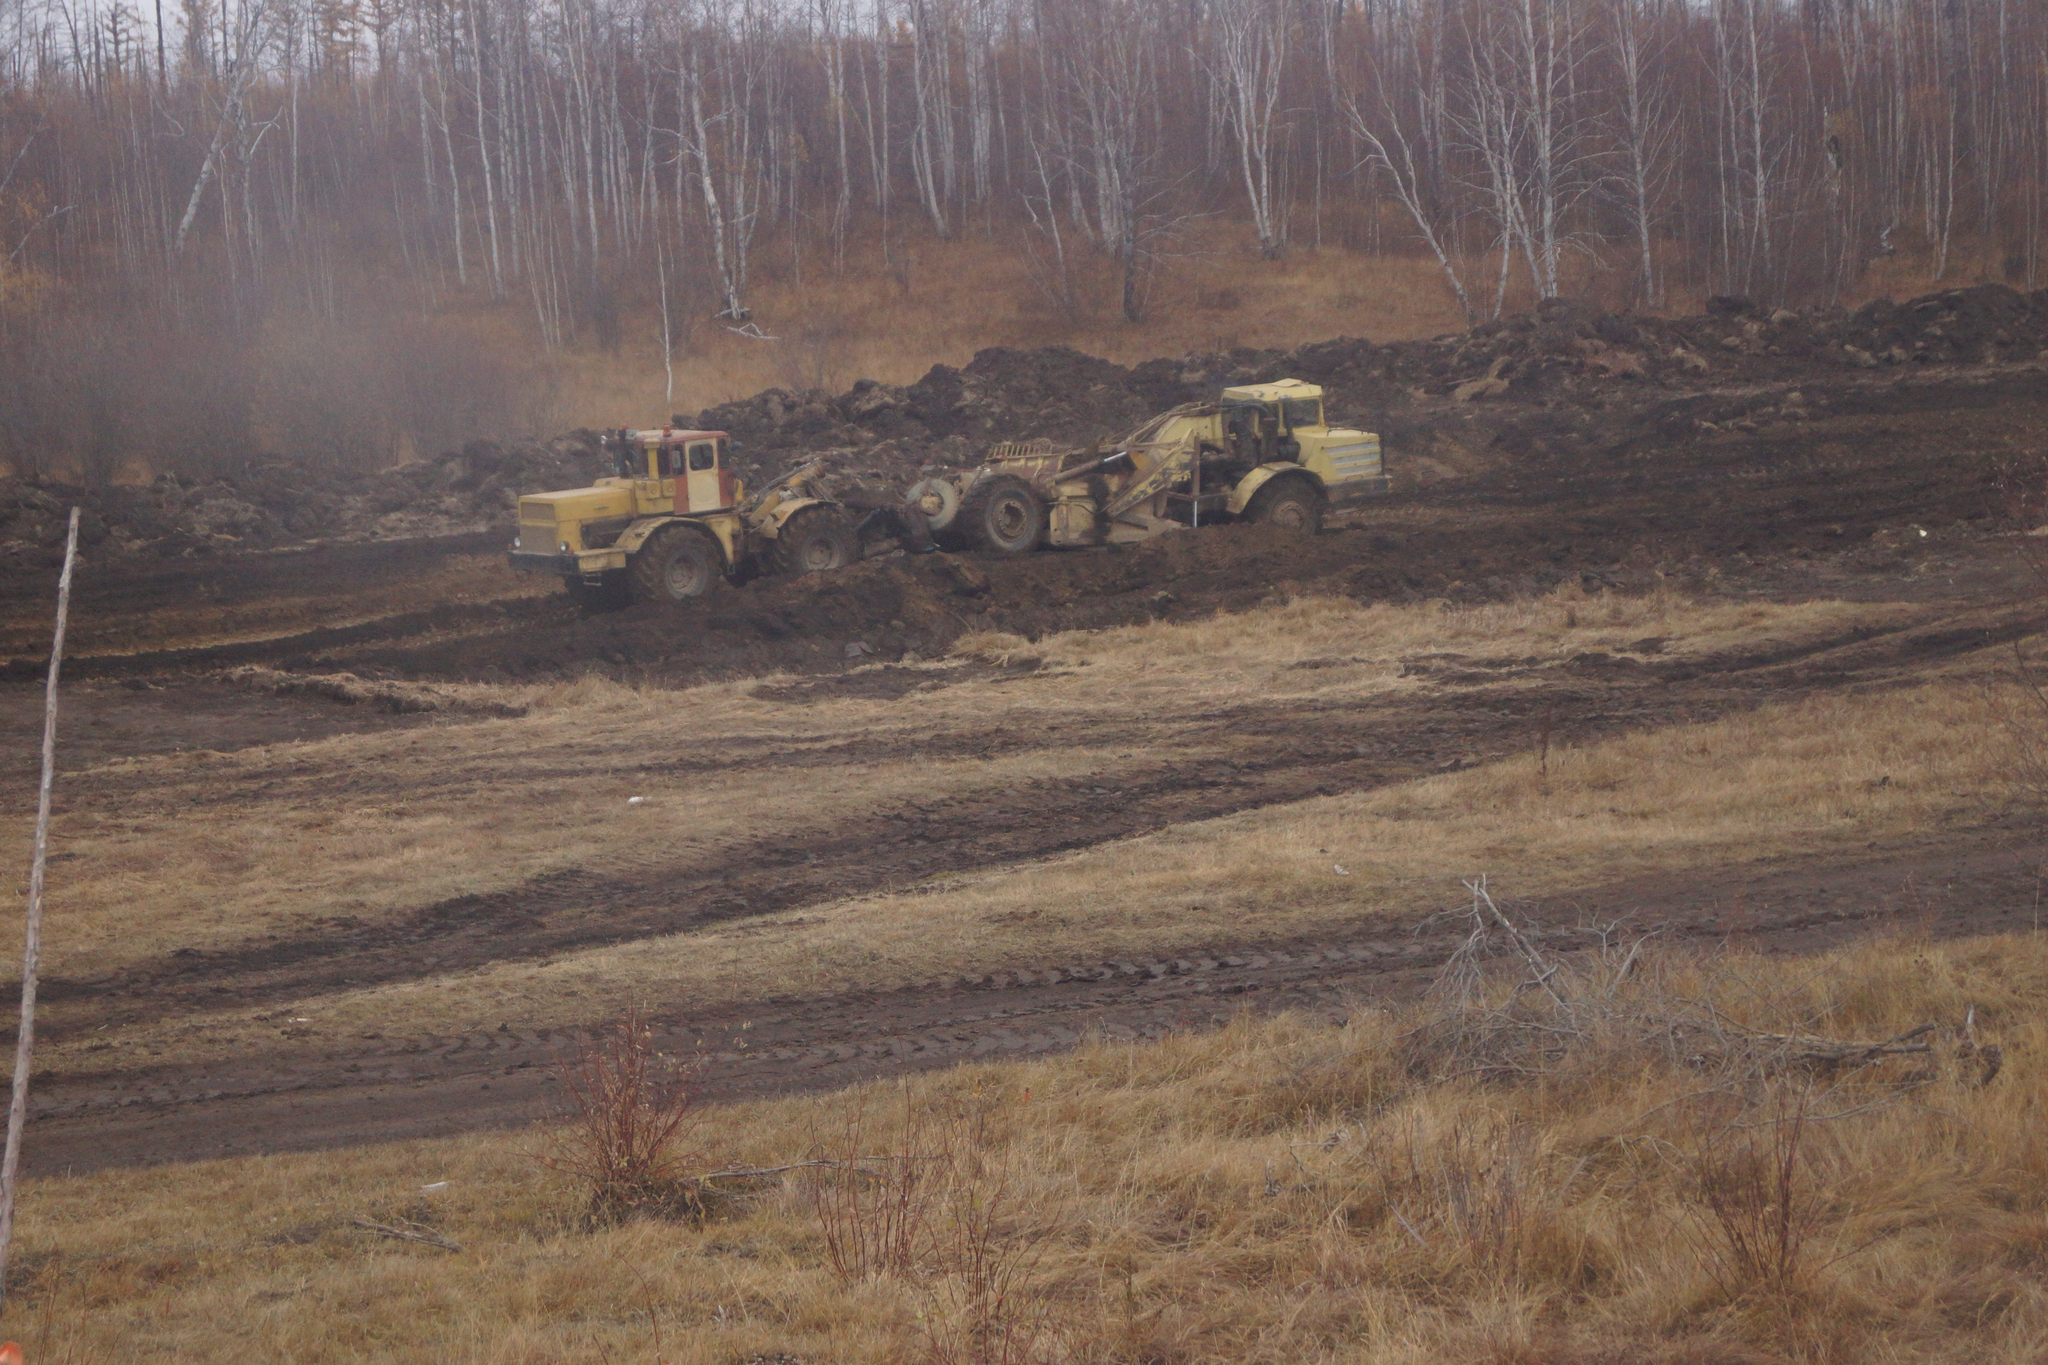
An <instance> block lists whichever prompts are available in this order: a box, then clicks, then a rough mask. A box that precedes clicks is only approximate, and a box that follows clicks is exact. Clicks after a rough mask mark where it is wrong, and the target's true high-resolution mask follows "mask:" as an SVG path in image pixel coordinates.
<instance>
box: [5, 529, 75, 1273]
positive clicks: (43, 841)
mask: <svg viewBox="0 0 2048 1365" xmlns="http://www.w3.org/2000/svg"><path fill="white" fill-rule="evenodd" d="M77 558H78V509H77V508H76V507H74V508H72V509H71V528H70V530H69V532H68V533H67V534H66V536H65V539H64V572H63V573H62V574H61V575H60V576H59V577H58V579H57V629H56V633H55V634H54V635H53V636H52V637H51V640H50V674H49V679H48V681H47V682H45V683H44V685H43V775H42V782H41V785H40V786H39V787H38V788H37V789H36V835H35V852H34V855H33V858H32V860H31V861H30V863H29V874H28V924H27V928H26V932H25V934H24V936H23V943H22V950H21V1025H20V1027H19V1028H18V1029H17V1030H16V1032H15V1035H14V1090H13V1093H12V1094H11V1095H10V1096H9V1097H8V1102H7V1148H6V1153H5V1155H4V1156H0V1296H4V1295H5V1293H6V1288H7V1252H8V1249H9V1247H11V1246H12V1245H13V1242H14V1194H15V1176H16V1173H17V1171H18V1170H19V1168H20V1165H21V1130H22V1125H23V1124H25V1123H26V1122H27V1121H28V1078H29V1067H30V1065H31V1063H32V1062H33V1061H34V1059H35V1046H36V965H37V959H38V958H39V957H40V956H41V953H42V940H43V873H44V869H45V868H46V867H47V866H48V854H49V848H50V787H51V783H52V781H53V780H54V778H55V776H56V766H57V675H58V672H59V671H60V670H61V669H62V667H63V664H64V627H65V624H66V622H67V621H68V620H69V618H70V615H71V568H72V565H73V564H74V562H76V560H77Z"/></svg>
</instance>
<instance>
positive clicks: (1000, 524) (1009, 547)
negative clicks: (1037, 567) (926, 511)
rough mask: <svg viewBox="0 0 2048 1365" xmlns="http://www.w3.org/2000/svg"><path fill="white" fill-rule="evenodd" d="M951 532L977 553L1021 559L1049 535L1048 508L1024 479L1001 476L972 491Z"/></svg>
mask: <svg viewBox="0 0 2048 1365" xmlns="http://www.w3.org/2000/svg"><path fill="white" fill-rule="evenodd" d="M950 529H952V530H954V531H958V532H960V533H961V534H962V535H963V536H964V537H965V538H966V541H967V544H968V545H969V546H971V547H972V548H974V549H977V550H992V551H994V552H995V553H997V554H1005V555H1021V554H1024V553H1027V552H1028V551H1030V550H1033V549H1035V548H1037V545H1038V537H1039V536H1040V535H1041V534H1043V532H1044V531H1045V504H1043V503H1041V502H1040V501H1039V500H1038V495H1037V494H1036V493H1034V492H1032V491H1031V485H1029V484H1027V483H1025V482H1024V481H1023V480H1022V479H1019V478H1016V477H1014V476H1012V475H1009V474H997V475H995V476H994V477H992V478H987V479H983V480H982V481H981V482H980V483H977V484H976V485H974V487H973V488H971V489H969V490H968V492H967V496H966V497H964V498H962V499H961V500H960V515H959V516H958V517H956V518H954V521H953V525H952V527H951V528H950Z"/></svg>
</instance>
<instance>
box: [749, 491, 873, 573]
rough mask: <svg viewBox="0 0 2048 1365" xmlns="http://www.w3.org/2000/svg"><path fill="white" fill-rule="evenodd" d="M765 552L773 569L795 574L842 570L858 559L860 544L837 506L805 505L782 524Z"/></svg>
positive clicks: (778, 571)
mask: <svg viewBox="0 0 2048 1365" xmlns="http://www.w3.org/2000/svg"><path fill="white" fill-rule="evenodd" d="M768 555H769V558H770V560H771V561H772V562H773V563H774V565H775V572H777V573H780V574H788V575H790V576H791V577H795V576H796V575H797V574H806V573H829V572H830V571H832V570H833V569H843V568H845V567H846V566H847V565H849V564H851V563H853V562H854V561H855V560H857V559H859V558H860V545H859V543H858V542H856V541H855V540H854V538H853V528H852V527H851V526H848V525H847V524H846V517H845V515H844V514H843V513H841V512H840V510H839V509H838V508H836V507H825V506H817V507H806V508H804V509H803V510H802V511H801V512H798V513H797V514H796V515H795V516H793V517H791V518H790V519H789V520H788V521H785V522H784V523H782V529H781V530H780V531H778V532H776V533H775V543H774V544H773V545H772V546H770V547H769V550H768Z"/></svg>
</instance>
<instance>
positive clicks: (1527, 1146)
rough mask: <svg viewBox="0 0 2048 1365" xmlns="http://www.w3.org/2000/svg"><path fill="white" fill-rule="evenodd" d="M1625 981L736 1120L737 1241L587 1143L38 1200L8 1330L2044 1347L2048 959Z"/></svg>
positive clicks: (1443, 1349) (1839, 961)
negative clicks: (576, 1165) (628, 1181)
mask: <svg viewBox="0 0 2048 1365" xmlns="http://www.w3.org/2000/svg"><path fill="white" fill-rule="evenodd" d="M1495 946H1501V945H1499V944H1498V943H1496V945H1495ZM1625 951H1626V946H1625V945H1622V946H1618V948H1617V951H1616V952H1615V953H1613V954H1610V955H1609V956H1608V957H1606V958H1605V959H1598V958H1595V959H1591V960H1586V959H1579V960H1570V961H1567V960H1562V959H1560V960H1557V961H1554V962H1552V961H1548V960H1546V962H1545V964H1544V965H1545V966H1546V967H1549V968H1555V969H1556V971H1555V973H1554V974H1553V975H1550V976H1547V977H1546V978H1545V982H1546V984H1545V985H1544V986H1543V987H1542V988H1540V989H1538V988H1535V987H1532V986H1530V985H1529V984H1527V983H1528V980H1529V978H1530V976H1531V973H1532V971H1533V968H1532V966H1531V964H1528V963H1525V962H1522V961H1520V960H1519V959H1516V958H1514V957H1513V956H1512V955H1509V956H1508V957H1505V958H1500V959H1495V961H1494V963H1493V966H1492V968H1491V971H1490V975H1488V976H1487V977H1486V979H1485V981H1484V982H1483V983H1482V984H1481V985H1480V986H1479V987H1478V988H1477V989H1476V991H1475V992H1472V993H1468V995H1467V996H1466V997H1465V998H1464V999H1462V1000H1459V999H1454V998H1448V997H1447V998H1444V999H1438V1000H1435V1001H1432V1002H1430V1003H1429V1004H1426V1005H1423V1006H1420V1007H1417V1008H1415V1009H1411V1010H1407V1011H1403V1012H1399V1013H1394V1014H1388V1013H1384V1012H1380V1011H1375V1010H1371V1009H1365V1008H1361V1009H1359V1010H1357V1011H1355V1012H1354V1013H1353V1014H1352V1016H1351V1018H1350V1020H1349V1022H1348V1023H1347V1024H1346V1025H1344V1026H1343V1027H1340V1028H1331V1027H1330V1026H1329V1024H1328V1023H1327V1021H1320V1022H1319V1021H1313V1020H1307V1019H1297V1018H1282V1019H1279V1020H1277V1021H1270V1022H1264V1023H1258V1022H1253V1021H1251V1020H1250V1019H1245V1020H1243V1021H1240V1022H1239V1023H1238V1024H1235V1025H1233V1026H1231V1027H1230V1028H1227V1029H1225V1030H1223V1031H1221V1032H1219V1033H1214V1034H1209V1035H1205V1036H1201V1037H1192V1038H1183V1039H1177V1040H1173V1041H1169V1042H1167V1043H1164V1044H1152V1045H1142V1046H1125V1045H1116V1044H1110V1043H1099V1044H1096V1045H1092V1046H1089V1047H1086V1048H1084V1049H1083V1050H1082V1051H1080V1052H1079V1053H1077V1054H1074V1055H1071V1056H1068V1057H1065V1058H1061V1059H1059V1060H1056V1061H1051V1062H1044V1063H1039V1064H1035V1065H1014V1064H1013V1065H1009V1066H1004V1067H981V1068H964V1069H961V1070H956V1071H953V1072H948V1073H945V1074H943V1075H941V1076H938V1077H933V1078H928V1079H924V1080H920V1081H916V1082H913V1083H909V1084H907V1085H900V1086H883V1087H873V1088H869V1089H867V1090H863V1091H854V1092H845V1093H841V1094H838V1095H834V1096H831V1097H828V1098H824V1099H818V1100H807V1101H784V1102H777V1103H764V1104H755V1105H746V1106H736V1107H731V1108H724V1109H718V1110H713V1111H707V1112H704V1113H702V1114H699V1115H696V1116H694V1117H691V1118H689V1119H688V1121H686V1123H685V1125H684V1127H683V1130H682V1132H681V1134H680V1137H679V1140H678V1142H677V1144H676V1146H675V1147H674V1149H673V1154H674V1156H675V1158H676V1164H675V1168H674V1176H675V1179H674V1180H673V1181H671V1182H669V1183H662V1182H656V1183H655V1184H653V1185H651V1186H650V1187H649V1197H650V1198H653V1197H655V1196H659V1195H664V1194H665V1195H667V1196H670V1197H679V1196H680V1193H681V1192H683V1191H687V1190H690V1189H692V1188H694V1189H695V1191H696V1193H697V1199H698V1211H697V1212H696V1213H691V1212H688V1211H687V1201H684V1202H682V1203H678V1204H676V1205H675V1206H674V1207H675V1208H677V1209H678V1210H684V1211H682V1212H677V1213H675V1214H672V1215H671V1216H640V1217H624V1218H619V1219H599V1220H596V1221H593V1220H592V1219H591V1218H590V1216H589V1212H590V1209H589V1205H588V1202H587V1200H588V1189H587V1188H586V1187H585V1186H584V1185H582V1184H579V1183H578V1181H577V1180H575V1179H574V1178H572V1177H570V1176H568V1175H565V1174H563V1173H562V1172H560V1171H558V1170H554V1169H550V1166H549V1164H548V1161H547V1158H548V1157H549V1155H550V1154H551V1153H552V1154H556V1155H559V1154H560V1153H562V1152H563V1151H565V1150H567V1149H565V1148H564V1147H563V1146H562V1145H561V1144H562V1142H563V1141H564V1140H569V1141H573V1140H574V1137H575V1135H576V1132H577V1130H576V1129H574V1128H571V1129H568V1130H557V1131H556V1132H555V1133H553V1134H550V1133H549V1132H545V1131H540V1130H536V1131H535V1132H534V1133H533V1134H531V1135H528V1136H525V1137H514V1138H502V1137H501V1138H493V1139H469V1140H460V1141H445V1142H436V1143H420V1144H409V1145H397V1146H389V1147H379V1148H370V1149H361V1150H356V1151H350V1152H344V1153H337V1154H332V1155H326V1156H312V1157H277V1158H268V1159H262V1160H249V1161H236V1162H226V1163H216V1164H207V1165H194V1166H183V1167H175V1168H169V1169H163V1170H156V1171H137V1172H128V1173H115V1174H102V1175H96V1176H93V1177H91V1178H86V1179H76V1180H46V1181H41V1182H37V1183H35V1184H34V1185H32V1186H31V1187H30V1188H29V1190H28V1191H27V1199H26V1203H25V1205H24V1210H23V1221H22V1224H21V1231H20V1236H21V1243H20V1246H21V1250H22V1253H23V1254H22V1255H21V1257H20V1258H19V1260H18V1261H17V1263H16V1271H15V1273H16V1279H15V1283H14V1285H13V1286H12V1287H13V1288H14V1290H15V1292H14V1293H12V1294H10V1296H9V1299H8V1303H7V1307H6V1313H5V1317H4V1319H0V1326H4V1329H5V1331H6V1332H7V1333H8V1334H10V1335H13V1336H16V1337H19V1338H21V1339H22V1340H23V1341H25V1342H26V1343H27V1344H28V1346H29V1348H30V1357H29V1358H30V1359H31V1360H35V1361H39V1362H58V1361H61V1362H66V1363H67V1365H87V1363H88V1362H113V1361H127V1360H136V1359H144V1358H159V1357H162V1358H176V1359H179V1360H189V1361H194V1362H207V1361H221V1362H226V1361H246V1360H253V1359H265V1360H289V1361H293V1362H297V1363H298V1365H320V1363H321V1362H340V1361H354V1360H365V1359H376V1360H387V1361H394V1362H410V1361H418V1362H430V1361H431V1362H437V1363H438V1362H465V1363H467V1362H476V1363H478V1365H481V1363H482V1362H501V1361H512V1360H534V1361H538V1360H579V1361H633V1362H649V1363H650V1365H651V1363H652V1362H665V1363H667V1365H682V1363H683V1362H690V1363H691V1365H698V1363H699V1362H701V1363H702V1365H728V1363H729V1362H735V1361H770V1360H772V1361H782V1362H787V1361H791V1360H794V1361H801V1362H807V1363H808V1362H828V1361H830V1362H869V1361H872V1362H905V1361H918V1362H933V1363H934V1365H937V1363H938V1362H968V1361H974V1362H996V1361H1003V1362H1017V1365H1024V1363H1025V1362H1047V1363H1048V1365H1051V1363H1052V1362H1082V1361H1101V1362H1141V1361H1143V1362H1158V1361H1172V1362H1198V1361H1225V1360H1228V1361H1233V1362H1268V1361H1270V1362H1276V1365H1277V1362H1300V1361H1319V1362H1320V1361H1327V1362H1333V1363H1334V1362H1351V1361H1357V1362H1366V1361H1371V1362H1415V1365H1422V1363H1423V1362H1439V1361H1442V1362H1452V1361H1457V1362H1497V1363H1498V1365H1537V1363H1538V1362H1542V1363H1543V1365H1552V1363H1556V1365H1566V1363H1570V1365H1598V1363H1601V1362H1617V1361H1624V1360H1626V1361H1630V1362H1638V1361H1640V1362H1671V1363H1672V1365H1678V1363H1680V1362H1685V1363H1686V1365H1704V1363H1705V1362H1728V1363H1730V1365H1732V1363H1733V1362H1779V1361H1784V1362H1793V1361H1797V1362H1844V1363H1846V1362H1851V1361H1906V1360H1913V1361H1957V1362H1961V1361H1973V1362H2013V1363H2014V1365H2017V1363H2018V1362H2022V1361H2035V1360H2039V1359H2040V1358H2041V1357H2042V1353H2043V1351H2044V1350H2048V1286H2044V1283H2043V1278H2042V1271H2043V1266H2044V1257H2048V1201H2044V1196H2043V1194H2042V1191H2043V1189H2044V1187H2048V1186H2044V1177H2048V1141H2044V1137H2043V1129H2042V1126H2041V1123H2040V1117H2039V1115H2040V1105H2041V1096H2042V1093H2043V1077H2042V1071H2041V1057H2042V1055H2043V1054H2042V1049H2043V1044H2044V1043H2048V1034H2044V1031H2043V1025H2042V1022H2041V1020H2042V1018H2043V1013H2044V1007H2048V946H2044V944H2043V941H2042V940H2041V939H2039V938H2038V937H2018V938H2005V939H1997V940H1988V941H1975V942H1970V943H1966V944H1957V945H1947V946H1935V945H1932V944H1929V943H1926V942H1921V941H1916V940H1914V939H1911V938H1894V939H1888V940H1881V941H1877V942H1874V943H1869V944H1866V945H1864V946H1862V947H1859V948H1857V949H1855V950H1853V951H1851V952H1848V953H1845V954H1839V955H1836V956H1833V957H1830V958H1826V959H1820V960H1814V959H1763V958H1757V957H1751V956H1748V955H1745V954H1742V953H1740V952H1722V953H1713V954H1705V955H1696V954H1685V953H1679V952H1676V951H1673V950H1670V949H1660V948H1657V947H1655V946H1654V945H1653V946H1652V947H1651V948H1650V949H1649V950H1648V951H1647V952H1645V953H1642V954H1635V953H1633V952H1628V953H1627V956H1625V957H1624V955H1623V954H1624V952H1625ZM1518 983H1521V984H1520V985H1519V986H1518ZM1922 1025H1931V1026H1932V1027H1931V1028H1929V1029H1927V1030H1926V1031H1924V1032H1921V1033H1918V1034H1916V1035H1915V1036H1914V1037H1913V1038H1912V1039H1910V1040H1908V1041H1907V1042H1905V1043H1903V1044H1900V1045H1899V1046H1902V1047H1906V1048H1919V1047H1921V1045H1922V1044H1924V1045H1925V1050H1921V1051H1908V1052H1904V1053H1901V1054H1895V1055H1885V1056H1876V1057H1871V1058H1867V1059H1864V1058H1862V1057H1861V1056H1860V1054H1855V1053H1852V1054H1851V1055H1850V1060H1848V1061H1841V1060H1836V1061H1833V1062H1830V1061H1827V1060H1824V1059H1822V1060H1816V1055H1817V1054H1822V1053H1825V1052H1826V1051H1827V1050H1828V1049H1829V1048H1834V1049H1835V1050H1836V1051H1838V1052H1839V1051H1840V1043H1841V1042H1842V1041H1843V1040H1848V1041H1850V1042H1853V1043H1854V1044H1856V1045H1857V1046H1858V1047H1867V1046H1868V1045H1869V1044H1870V1043H1871V1042H1872V1041H1875V1040H1884V1039H1890V1038H1894V1037H1896V1036H1898V1035H1901V1034H1906V1033H1908V1032H1909V1031H1911V1030H1915V1029H1918V1028H1920V1026H1922ZM1828 1040H1833V1041H1832V1042H1830V1041H1828ZM1992 1049H1997V1054H1996V1055H1997V1058H1998V1065H1997V1067H1996V1069H1995V1074H1994V1067H1993V1065H1992V1063H1991V1060H1990V1059H1991V1057H1992V1056H1993V1055H1994V1054H1993V1053H1992V1051H1991V1050H1992ZM1987 1074H1990V1077H1991V1078H1990V1079H1989V1080H1988V1081H1987V1080H1986V1079H1985V1078H1986V1076H1987ZM802 1162H813V1163H825V1164H819V1165H811V1166H808V1167H803V1168H800V1169H796V1170H788V1171H783V1172H782V1173H780V1174H777V1175H770V1176H761V1177H750V1176H745V1175H740V1176H730V1175H729V1176H724V1177H721V1178H717V1179H713V1180H710V1181H708V1182H693V1181H692V1179H690V1178H693V1177H702V1176H704V1175H706V1174H708V1173H712V1172H720V1171H733V1170H741V1171H744V1170H748V1169H752V1168H766V1167H786V1166H789V1165H790V1164H791V1163H802ZM358 1219H365V1220H368V1221H370V1222H374V1223H378V1224H382V1225H383V1226H385V1227H387V1228H399V1229H401V1230H404V1231H409V1232H414V1233H418V1234H424V1235H427V1236H430V1237H438V1238H442V1239H445V1240H447V1241H450V1242H453V1243H454V1244H456V1245H457V1246H458V1247H459V1248H460V1249H459V1250H448V1249H443V1248H441V1247H436V1246H431V1245H426V1244H422V1243H420V1242H417V1241H402V1240H393V1239H390V1238H388V1237H384V1236H381V1235H380V1234H378V1233H376V1232H374V1231H372V1230H370V1229H366V1228H364V1227H362V1226H360V1225H358V1223H357V1222H356V1221H355V1220H358Z"/></svg>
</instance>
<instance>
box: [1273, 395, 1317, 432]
mask: <svg viewBox="0 0 2048 1365" xmlns="http://www.w3.org/2000/svg"><path fill="white" fill-rule="evenodd" d="M1280 414H1281V416H1282V417H1284V418H1285V419H1286V421H1287V429H1288V430H1289V431H1292V430H1294V429H1295V428H1296V427H1319V426H1321V425H1322V424H1323V400H1322V399H1320V398H1283V399H1281V400H1280Z"/></svg>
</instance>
